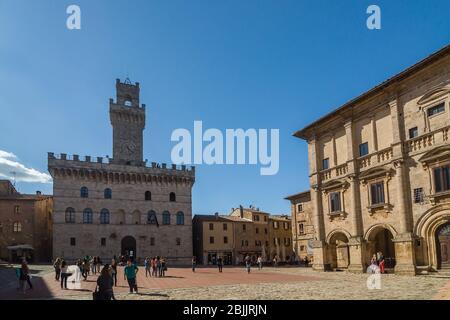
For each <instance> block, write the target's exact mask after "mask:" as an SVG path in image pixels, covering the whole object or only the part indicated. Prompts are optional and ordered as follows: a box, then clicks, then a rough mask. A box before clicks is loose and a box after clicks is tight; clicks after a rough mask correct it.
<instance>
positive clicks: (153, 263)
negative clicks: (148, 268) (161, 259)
mask: <svg viewBox="0 0 450 320" xmlns="http://www.w3.org/2000/svg"><path fill="white" fill-rule="evenodd" d="M150 263H151V265H152V277H157V276H158V270H157V266H156V257H153V258H152V260H151V262H150Z"/></svg>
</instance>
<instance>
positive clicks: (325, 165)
mask: <svg viewBox="0 0 450 320" xmlns="http://www.w3.org/2000/svg"><path fill="white" fill-rule="evenodd" d="M329 167H330V159H329V158H326V159H323V160H322V170H327V169H328V168H329Z"/></svg>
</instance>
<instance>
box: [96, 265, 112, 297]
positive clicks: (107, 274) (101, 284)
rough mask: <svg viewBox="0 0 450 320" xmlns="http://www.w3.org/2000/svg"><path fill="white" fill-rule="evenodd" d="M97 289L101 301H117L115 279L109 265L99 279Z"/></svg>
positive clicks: (104, 268)
mask: <svg viewBox="0 0 450 320" xmlns="http://www.w3.org/2000/svg"><path fill="white" fill-rule="evenodd" d="M97 287H98V297H99V300H116V298H115V297H114V291H113V277H112V274H111V268H110V267H109V265H108V264H105V266H104V267H103V269H102V271H101V272H100V276H99V277H98V278H97Z"/></svg>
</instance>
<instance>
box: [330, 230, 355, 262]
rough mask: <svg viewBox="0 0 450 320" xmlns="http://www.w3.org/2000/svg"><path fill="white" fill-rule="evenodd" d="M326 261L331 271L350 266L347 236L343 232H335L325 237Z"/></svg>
mask: <svg viewBox="0 0 450 320" xmlns="http://www.w3.org/2000/svg"><path fill="white" fill-rule="evenodd" d="M327 238H328V239H327V243H328V261H329V263H330V264H331V268H332V269H336V270H342V269H347V268H348V266H349V265H350V250H349V246H348V242H349V236H348V235H347V234H346V232H345V231H341V230H337V231H334V232H332V233H330V235H328V237H327Z"/></svg>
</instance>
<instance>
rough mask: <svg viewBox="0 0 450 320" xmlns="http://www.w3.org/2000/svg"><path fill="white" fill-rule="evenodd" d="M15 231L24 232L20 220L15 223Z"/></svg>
mask: <svg viewBox="0 0 450 320" xmlns="http://www.w3.org/2000/svg"><path fill="white" fill-rule="evenodd" d="M13 232H16V233H17V232H22V224H21V223H20V222H14V223H13Z"/></svg>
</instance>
